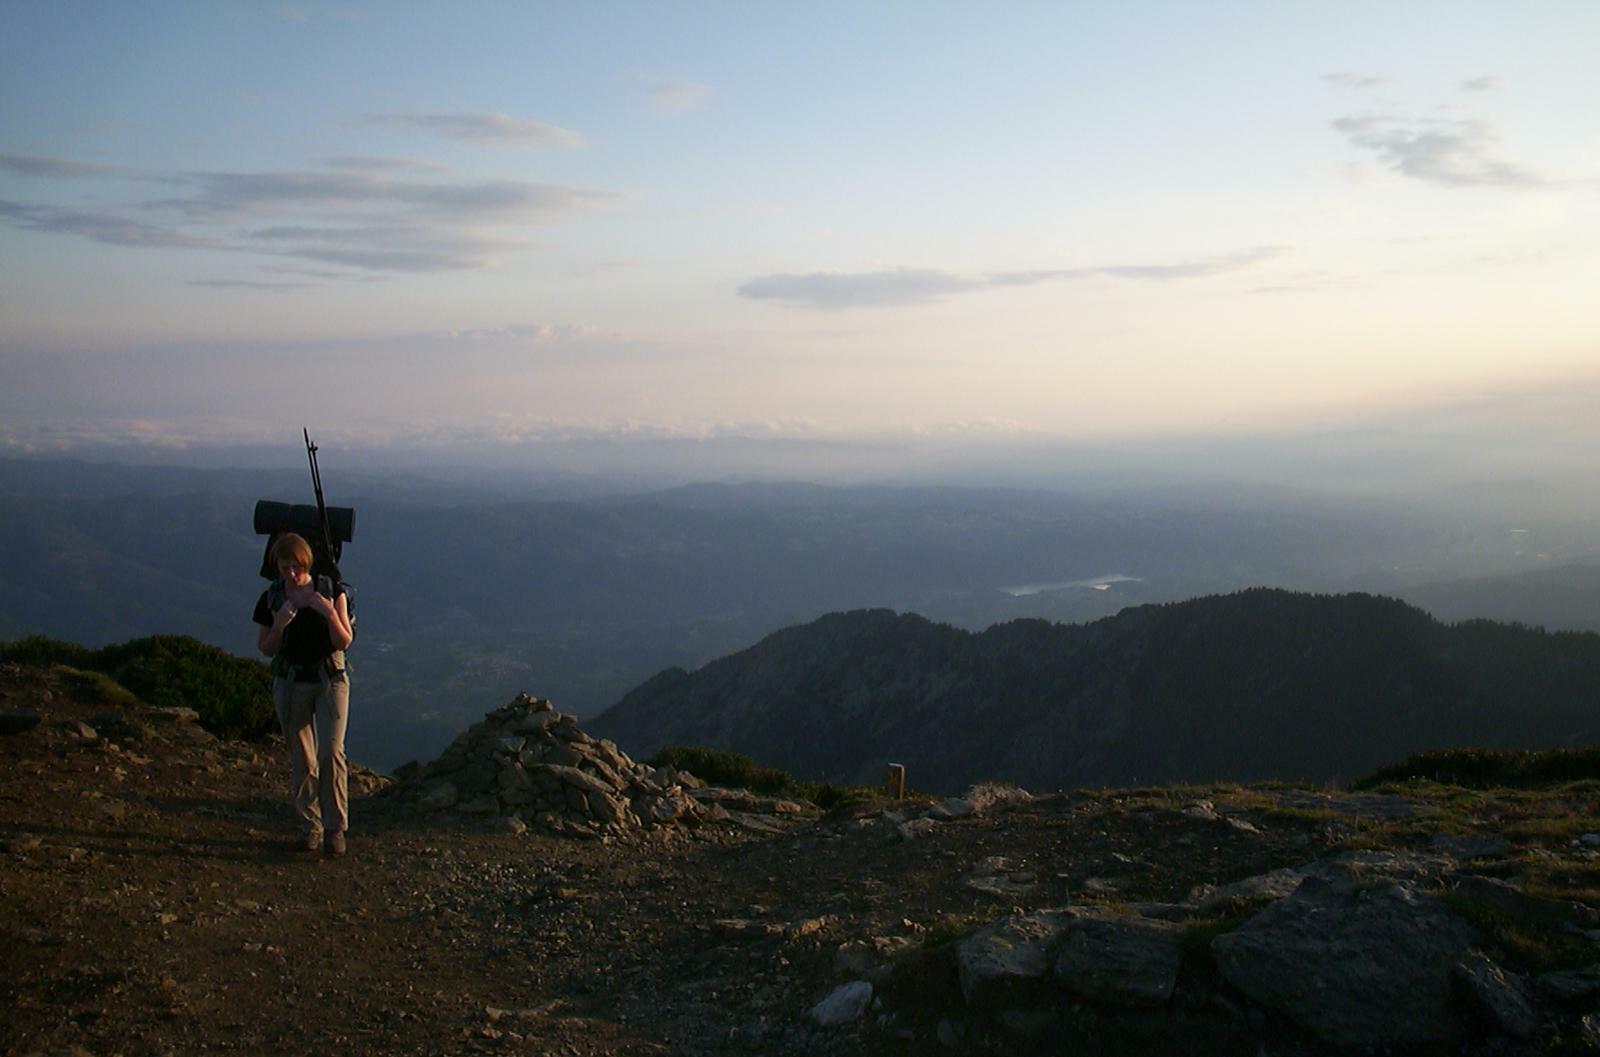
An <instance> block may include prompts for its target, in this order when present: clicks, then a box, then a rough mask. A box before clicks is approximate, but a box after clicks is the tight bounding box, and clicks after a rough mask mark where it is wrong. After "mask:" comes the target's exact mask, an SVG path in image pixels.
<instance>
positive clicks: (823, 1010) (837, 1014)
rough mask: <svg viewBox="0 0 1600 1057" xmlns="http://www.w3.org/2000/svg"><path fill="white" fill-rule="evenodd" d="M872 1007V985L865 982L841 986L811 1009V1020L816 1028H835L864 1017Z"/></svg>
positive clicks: (860, 981)
mask: <svg viewBox="0 0 1600 1057" xmlns="http://www.w3.org/2000/svg"><path fill="white" fill-rule="evenodd" d="M871 1005H872V985H871V984H869V983H867V982H866V981H865V980H853V981H851V982H850V983H848V984H842V985H840V986H839V987H836V988H834V990H833V991H832V992H831V993H830V994H829V995H828V997H827V998H824V999H823V1000H822V1001H821V1002H818V1003H817V1004H816V1005H814V1006H812V1007H811V1019H812V1020H813V1021H815V1022H816V1024H817V1026H818V1027H823V1028H836V1027H839V1026H840V1025H842V1024H848V1023H850V1022H851V1021H853V1020H860V1019H861V1018H862V1017H864V1016H866V1013H867V1009H868V1008H869V1007H870V1006H871Z"/></svg>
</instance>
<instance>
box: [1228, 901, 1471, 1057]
mask: <svg viewBox="0 0 1600 1057" xmlns="http://www.w3.org/2000/svg"><path fill="white" fill-rule="evenodd" d="M1478 942H1479V936H1478V933H1477V930H1476V929H1474V928H1473V927H1472V926H1471V925H1469V924H1468V923H1467V922H1466V921H1464V920H1463V919H1461V918H1460V917H1457V916H1456V915H1455V914H1454V913H1452V912H1451V911H1450V910H1448V909H1447V908H1446V907H1445V905H1444V903H1443V901H1442V900H1441V899H1440V898H1439V896H1438V895H1436V894H1434V893H1430V892H1425V891H1422V890H1419V888H1418V887H1416V886H1415V885H1414V884H1413V883H1412V882H1409V881H1398V880H1379V881H1377V882H1375V883H1370V884H1367V883H1362V882H1360V881H1358V880H1357V879H1356V874H1355V872H1354V871H1350V872H1349V873H1347V874H1346V876H1345V877H1344V878H1342V879H1337V880H1324V879H1323V878H1322V877H1308V878H1307V879H1306V880H1305V881H1304V882H1302V883H1301V884H1300V886H1299V887H1298V888H1297V889H1295V891H1294V892H1293V894H1291V895H1289V896H1286V897H1285V898H1283V899H1280V900H1278V901H1277V902H1275V903H1273V904H1272V905H1271V906H1269V907H1267V908H1266V909H1265V910H1263V911H1262V912H1261V913H1259V914H1257V915H1256V916H1255V917H1253V918H1251V919H1250V920H1249V921H1247V922H1245V924H1244V925H1242V926H1241V927H1240V928H1238V929H1237V930H1235V931H1234V932H1231V933H1229V934H1227V935H1224V936H1219V937H1217V939H1216V940H1214V941H1213V942H1212V944H1211V955H1212V957H1213V959H1215V961H1216V964H1217V968H1218V970H1219V971H1220V972H1221V973H1222V976H1223V978H1224V979H1225V980H1227V981H1228V982H1229V983H1230V984H1232V985H1233V986H1234V987H1236V988H1238V989H1239V990H1240V991H1241V992H1243V993H1244V994H1246V995H1248V996H1249V997H1250V998H1251V999H1253V1000H1254V1001H1255V1002H1257V1003H1259V1004H1260V1005H1262V1006H1263V1007H1265V1008H1267V1009H1271V1010H1275V1011H1277V1012H1280V1013H1282V1014H1284V1015H1286V1016H1287V1017H1288V1018H1289V1019H1290V1020H1293V1021H1294V1022H1296V1023H1298V1024H1300V1025H1302V1026H1304V1027H1306V1028H1308V1029H1309V1030H1310V1031H1312V1032H1313V1033H1314V1034H1316V1035H1317V1036H1318V1037H1319V1038H1322V1039H1324V1040H1326V1041H1328V1042H1331V1043H1335V1044H1337V1045H1341V1046H1366V1045H1374V1044H1377V1043H1393V1042H1399V1043H1404V1044H1416V1043H1434V1042H1451V1041H1455V1040H1458V1039H1461V1038H1464V1037H1465V1036H1466V1035H1467V1031H1468V1028H1469V1024H1468V1023H1467V1022H1466V1020H1465V1019H1464V1017H1463V1015H1462V1012H1461V1011H1460V1010H1459V1009H1458V1008H1457V1006H1456V1004H1455V1003H1454V1002H1453V1001H1452V989H1453V985H1452V982H1451V970H1452V969H1453V968H1454V966H1456V965H1457V964H1458V963H1461V962H1463V961H1465V960H1466V959H1467V958H1468V957H1469V956H1470V955H1471V953H1472V951H1473V948H1474V947H1475V946H1476V944H1477V943H1478Z"/></svg>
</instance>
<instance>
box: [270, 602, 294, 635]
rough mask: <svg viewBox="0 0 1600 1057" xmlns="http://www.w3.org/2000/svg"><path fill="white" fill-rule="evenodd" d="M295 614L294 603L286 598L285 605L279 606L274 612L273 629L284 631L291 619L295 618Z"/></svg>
mask: <svg viewBox="0 0 1600 1057" xmlns="http://www.w3.org/2000/svg"><path fill="white" fill-rule="evenodd" d="M294 615H295V608H294V603H293V602H290V601H289V600H288V599H284V602H283V605H281V606H279V607H278V611H277V612H276V613H274V614H272V627H273V630H275V631H282V630H283V629H284V628H286V627H288V626H289V621H291V620H293V619H294Z"/></svg>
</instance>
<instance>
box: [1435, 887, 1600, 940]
mask: <svg viewBox="0 0 1600 1057" xmlns="http://www.w3.org/2000/svg"><path fill="white" fill-rule="evenodd" d="M1456 891H1457V892H1458V893H1460V894H1461V895H1464V896H1467V897H1468V898H1469V899H1472V900H1474V901H1476V902H1478V903H1481V904H1483V905H1484V906H1487V907H1489V908H1490V909H1491V910H1494V911H1495V912H1497V913H1499V914H1503V915H1505V916H1506V917H1508V918H1510V919H1511V920H1512V921H1515V922H1516V923H1517V924H1519V925H1526V926H1529V927H1530V928H1535V929H1558V928H1561V927H1562V926H1563V925H1569V924H1570V925H1579V926H1583V927H1585V928H1590V927H1593V926H1594V925H1595V923H1596V921H1597V920H1600V914H1597V913H1596V912H1595V910H1594V909H1593V908H1592V907H1587V906H1584V905H1583V904H1582V903H1574V902H1572V901H1570V900H1566V899H1550V898H1547V897H1545V896H1536V895H1529V894H1528V893H1527V892H1524V891H1523V890H1522V889H1520V888H1518V887H1517V886H1516V885H1514V884H1510V883H1508V882H1506V881H1500V880H1496V879H1495V878H1493V877H1463V878H1462V879H1461V880H1460V881H1459V882H1457V884H1456Z"/></svg>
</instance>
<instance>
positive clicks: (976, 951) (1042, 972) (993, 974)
mask: <svg viewBox="0 0 1600 1057" xmlns="http://www.w3.org/2000/svg"><path fill="white" fill-rule="evenodd" d="M1075 917H1077V912H1076V911H1074V910H1072V909H1062V910H1040V911H1035V912H1034V913H1031V914H1015V915H1010V916H1007V917H1003V918H1000V919H998V920H996V921H994V922H993V923H991V924H989V925H986V926H985V927H983V928H981V929H979V930H978V931H977V932H974V933H973V934H972V935H970V936H968V937H967V938H966V939H964V940H962V941H961V942H960V943H959V944H958V945H957V946H956V965H957V967H958V969H959V971H960V976H961V993H962V995H963V996H965V998H966V1000H967V1003H968V1004H969V1005H973V1006H977V1007H979V1008H984V1009H991V1010H998V1009H1012V1008H1016V1007H1019V1006H1023V1005H1027V1004H1029V1001H1030V1000H1032V999H1037V998H1039V997H1041V996H1043V995H1045V994H1047V993H1048V992H1049V987H1048V978H1049V974H1050V954H1051V952H1052V950H1053V949H1054V947H1055V944H1056V942H1057V941H1058V940H1059V939H1060V938H1061V937H1062V935H1064V934H1065V933H1066V931H1067V928H1068V926H1070V925H1071V923H1072V921H1073V919H1074V918H1075Z"/></svg>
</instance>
